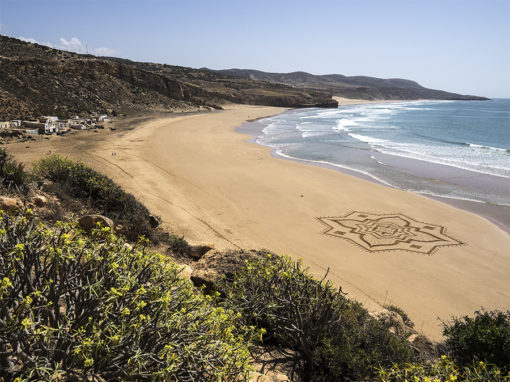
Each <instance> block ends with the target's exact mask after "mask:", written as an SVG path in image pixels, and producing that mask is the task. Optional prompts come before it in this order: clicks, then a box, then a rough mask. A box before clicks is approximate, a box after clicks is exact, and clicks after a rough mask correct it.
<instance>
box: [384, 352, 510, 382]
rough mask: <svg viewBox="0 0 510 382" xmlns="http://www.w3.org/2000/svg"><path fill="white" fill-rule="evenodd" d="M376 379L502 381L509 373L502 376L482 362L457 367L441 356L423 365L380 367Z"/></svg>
mask: <svg viewBox="0 0 510 382" xmlns="http://www.w3.org/2000/svg"><path fill="white" fill-rule="evenodd" d="M378 374H379V375H378V380H380V381H382V382H407V381H427V382H450V381H451V382H453V381H464V382H500V381H501V382H502V381H508V380H510V375H507V376H504V375H502V373H501V370H499V369H498V368H497V367H495V366H494V365H488V364H486V363H484V362H478V363H474V364H472V365H471V366H463V367H459V366H458V365H456V364H455V363H454V362H453V361H452V360H451V359H448V358H447V357H446V356H442V357H441V359H440V360H438V361H436V362H434V363H432V364H425V365H420V364H418V365H413V364H406V365H393V366H392V367H391V368H388V369H380V370H379V372H378Z"/></svg>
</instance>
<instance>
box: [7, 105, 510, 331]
mask: <svg viewBox="0 0 510 382" xmlns="http://www.w3.org/2000/svg"><path fill="white" fill-rule="evenodd" d="M281 111H283V109H277V108H268V107H250V106H243V107H236V108H234V109H231V110H226V111H222V112H214V113H207V114H196V115H189V116H177V117H164V118H159V119H155V120H152V121H148V122H144V123H142V124H141V125H140V126H139V127H137V128H136V129H134V130H131V131H127V132H125V133H122V134H111V135H108V134H105V135H103V136H102V137H101V138H96V137H99V134H96V137H94V136H93V135H92V137H93V138H94V142H93V144H91V143H90V142H88V143H87V140H86V139H85V138H83V139H84V140H83V141H82V142H81V143H80V142H77V143H76V144H73V145H71V144H70V143H69V142H70V141H68V143H67V144H63V143H58V142H63V141H57V140H54V141H53V142H54V143H53V145H52V146H51V147H53V149H52V150H53V152H62V153H64V154H66V155H70V156H74V157H77V158H79V159H82V160H84V161H85V162H87V163H89V164H90V165H92V166H93V167H95V168H96V169H98V170H99V171H101V172H103V173H106V174H107V175H109V176H111V177H112V178H114V179H115V180H116V181H117V182H119V183H120V184H121V185H122V186H123V187H125V188H126V189H127V190H128V191H129V192H132V193H133V194H134V195H135V196H136V197H138V198H139V199H140V200H142V201H143V202H144V203H145V204H146V205H147V207H148V208H149V209H150V210H151V211H153V212H154V213H156V214H158V215H160V216H161V217H162V218H163V222H164V224H165V225H166V226H167V227H168V228H169V229H171V230H173V231H174V232H176V233H178V234H181V235H184V236H185V237H186V238H188V239H191V240H196V241H207V242H213V243H215V244H216V247H217V248H219V249H225V248H268V249H271V250H273V251H275V252H277V253H281V254H287V255H291V256H293V257H294V258H302V259H303V261H304V263H305V264H306V265H307V266H309V267H310V269H311V270H312V271H313V272H314V273H316V274H317V275H322V274H324V272H325V271H326V269H327V268H330V273H329V275H330V279H331V280H332V281H333V282H334V283H336V284H337V285H341V286H342V287H343V290H344V291H346V292H348V293H349V296H350V297H352V298H355V299H358V300H360V301H362V302H363V303H364V304H365V305H366V306H367V307H368V308H369V309H377V308H378V307H380V306H381V305H383V304H385V303H386V304H388V303H392V304H396V305H399V306H401V307H402V308H404V309H405V310H406V311H407V312H408V313H409V315H410V317H411V318H412V319H413V320H414V321H415V323H416V327H417V329H418V330H421V331H423V333H425V334H426V335H429V336H431V337H433V338H439V336H440V334H441V325H440V322H439V321H438V319H437V318H438V317H440V318H442V319H448V318H449V317H450V316H451V315H452V314H454V315H460V314H471V313H472V312H473V311H474V310H476V309H479V308H480V307H481V306H483V307H484V308H487V309H492V308H499V309H508V307H509V301H510V283H508V274H509V272H510V251H509V249H510V236H509V235H508V234H506V233H505V232H503V231H502V230H500V229H499V228H497V227H496V226H494V225H493V224H491V223H489V222H488V221H487V220H485V219H483V218H481V217H480V216H477V215H474V214H471V213H468V212H465V211H462V210H459V209H456V208H454V207H451V206H448V205H445V204H443V203H439V202H437V201H434V200H431V199H427V198H424V197H421V196H419V195H415V194H412V193H409V192H404V191H400V190H397V189H391V188H388V187H384V186H380V185H377V184H374V183H370V182H367V181H364V180H362V179H358V178H355V177H352V176H348V175H345V174H342V173H339V172H337V171H334V170H331V169H327V168H320V167H315V166H310V165H306V164H302V163H295V162H292V161H284V160H280V159H277V158H273V157H272V156H271V155H270V151H269V149H268V148H265V147H262V146H258V145H256V144H253V143H249V142H247V140H248V139H249V138H250V137H248V136H246V135H242V134H239V133H236V132H235V131H234V129H235V128H236V127H237V126H239V125H241V124H242V123H243V122H244V121H245V120H249V119H255V118H260V117H263V116H268V115H271V114H275V113H278V112H281ZM84 137H85V136H84ZM91 139H92V138H91ZM50 143H51V141H47V142H41V143H40V144H39V145H38V144H37V143H35V144H31V148H30V150H28V149H24V147H23V146H21V145H18V146H15V145H11V146H12V147H11V148H9V150H11V149H12V150H11V152H12V153H14V154H15V155H16V156H17V157H18V158H19V159H24V160H25V161H27V162H29V161H31V160H32V159H35V158H36V157H37V156H38V155H42V154H44V152H45V151H47V150H48V147H49V145H50ZM23 145H24V144H23ZM112 151H115V152H116V153H117V155H116V156H112V155H111V153H112ZM28 153H29V155H27V154H28ZM354 211H358V212H361V213H366V214H365V215H363V214H361V215H363V216H365V218H363V217H361V218H360V217H359V216H360V214H359V213H358V214H357V215H350V216H348V215H349V214H350V213H352V212H354ZM385 215H391V216H393V217H391V218H389V219H390V221H386V223H387V224H384V225H383V226H380V227H379V228H378V232H376V233H375V235H376V236H377V237H378V238H379V239H377V240H380V242H381V243H382V245H381V246H379V247H378V246H377V245H375V244H377V243H374V242H373V241H372V239H374V236H373V235H372V236H370V235H368V236H367V235H365V236H363V232H362V231H363V230H365V233H366V230H367V229H368V230H370V224H372V225H373V224H375V223H374V222H376V221H377V219H380V218H382V219H387V218H385V217H384V216H385ZM319 217H338V218H340V219H342V218H345V217H347V218H349V217H350V218H351V219H350V220H351V221H350V222H349V221H346V220H342V221H341V222H342V223H343V224H345V225H346V226H349V225H350V226H351V229H345V227H346V226H342V225H337V226H336V227H335V229H334V230H330V231H329V234H327V235H325V234H324V231H325V230H326V229H327V225H325V223H324V222H328V221H329V223H330V224H331V225H334V224H336V223H334V222H332V220H323V223H321V222H320V221H319V220H318V219H317V218H319ZM356 219H358V220H363V219H367V221H368V223H369V224H368V225H367V224H365V223H360V224H357V223H353V222H352V220H356ZM353 224H354V225H353ZM342 227H343V228H342ZM352 227H354V228H352ZM392 227H393V228H392ZM413 227H414V228H413ZM416 227H418V228H416ZM338 228H340V230H339V229H338ZM342 229H345V232H340V231H341V230H342ZM349 230H350V231H351V232H350V233H349V232H347V231H349ZM392 230H393V231H392ZM427 230H428V231H427ZM335 231H336V232H337V233H335ZM397 231H398V232H397ZM346 232H347V236H349V237H348V238H345V237H342V236H344V235H345V234H346ZM352 232H354V233H352ZM356 232H357V233H356ZM395 232H397V233H396V234H395ZM426 232H429V234H427V233H426ZM430 234H432V235H435V237H437V238H436V239H433V241H434V240H435V242H433V243H432V244H431V243H430ZM356 235H357V236H356ZM395 235H397V236H399V235H400V236H399V240H400V241H398V240H397V241H398V243H397V247H398V248H400V249H396V250H389V251H384V252H380V251H373V250H367V249H366V248H363V246H365V247H366V246H367V240H368V241H369V244H373V245H374V247H373V248H372V249H385V248H386V249H388V248H391V242H392V240H393V239H391V238H394V236H395ZM427 235H429V236H427ZM369 236H370V237H369ZM349 238H350V240H348V239H349ZM419 240H424V244H425V247H426V246H430V245H435V244H441V243H442V244H457V243H459V242H462V243H464V244H463V245H453V246H440V247H437V248H436V251H429V252H431V254H424V253H419V251H420V250H421V249H417V248H413V247H411V246H412V245H417V246H420V245H419ZM448 240H450V241H448ZM363 241H365V242H363ZM427 241H429V242H427ZM356 242H357V244H356ZM422 244H423V243H422ZM404 249H405V250H404ZM422 249H423V250H425V249H424V248H422ZM429 249H430V248H429Z"/></svg>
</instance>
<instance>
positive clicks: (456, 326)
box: [443, 310, 510, 373]
mask: <svg viewBox="0 0 510 382" xmlns="http://www.w3.org/2000/svg"><path fill="white" fill-rule="evenodd" d="M443 334H444V335H445V337H446V341H445V345H446V349H447V351H448V352H449V354H450V356H451V357H453V359H454V360H455V361H456V362H457V363H458V364H460V365H470V364H471V363H472V362H473V361H483V362H488V363H491V364H494V365H497V366H498V367H500V368H501V369H502V371H503V372H505V373H509V372H510V311H506V312H502V311H498V310H495V311H490V312H488V311H482V312H475V315H474V317H468V316H464V317H461V318H455V319H453V320H452V322H449V323H445V325H444V331H443Z"/></svg>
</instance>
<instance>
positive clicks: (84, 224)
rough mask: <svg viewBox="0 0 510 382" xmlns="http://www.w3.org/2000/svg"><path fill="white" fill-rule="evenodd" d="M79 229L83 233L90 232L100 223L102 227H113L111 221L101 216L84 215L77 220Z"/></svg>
mask: <svg viewBox="0 0 510 382" xmlns="http://www.w3.org/2000/svg"><path fill="white" fill-rule="evenodd" d="M78 223H79V224H80V227H81V228H83V229H84V230H85V231H90V230H92V229H93V228H97V223H101V226H102V227H110V228H112V227H113V221H112V220H111V219H110V218H107V217H106V216H103V215H95V214H94V215H85V216H82V217H81V218H80V220H78Z"/></svg>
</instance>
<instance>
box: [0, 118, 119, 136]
mask: <svg viewBox="0 0 510 382" xmlns="http://www.w3.org/2000/svg"><path fill="white" fill-rule="evenodd" d="M106 123H111V117H109V116H108V115H107V114H99V113H92V114H91V115H90V116H87V117H80V116H77V115H76V116H73V117H71V118H68V119H59V117H56V116H40V117H38V118H28V119H26V120H21V119H13V120H9V121H0V137H1V138H30V137H34V136H37V135H53V134H55V135H66V134H69V133H71V132H73V131H80V130H96V129H104V128H105V124H106ZM110 129H111V130H113V128H112V127H110ZM34 138H35V137H34Z"/></svg>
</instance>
